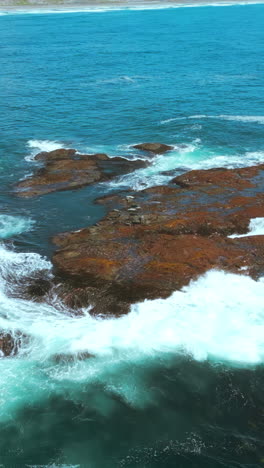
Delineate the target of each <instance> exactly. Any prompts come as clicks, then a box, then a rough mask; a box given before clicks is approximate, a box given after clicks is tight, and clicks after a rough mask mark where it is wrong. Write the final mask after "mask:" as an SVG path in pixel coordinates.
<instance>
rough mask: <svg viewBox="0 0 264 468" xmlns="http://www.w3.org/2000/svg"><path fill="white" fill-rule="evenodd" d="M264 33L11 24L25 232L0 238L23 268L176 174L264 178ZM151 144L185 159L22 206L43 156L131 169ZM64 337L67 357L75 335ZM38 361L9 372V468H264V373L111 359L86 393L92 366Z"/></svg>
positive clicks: (211, 27) (232, 24)
mask: <svg viewBox="0 0 264 468" xmlns="http://www.w3.org/2000/svg"><path fill="white" fill-rule="evenodd" d="M263 24H264V5H247V6H239V5H236V6H228V7H200V8H198V7H197V8H177V9H164V10H145V11H143V10H142V11H126V10H123V11H122V10H121V11H112V12H111V11H109V12H100V13H87V12H86V13H71V14H63V13H60V14H5V15H3V16H0V168H1V173H0V174H1V180H0V182H1V192H0V209H1V212H0V216H3V215H9V216H10V215H11V216H15V217H21V216H22V217H23V219H24V218H25V221H23V220H22V221H21V222H22V225H19V226H17V225H16V226H15V227H12V226H11V227H10V224H9V223H12V219H11V218H10V219H9V221H8V223H7V218H3V217H2V218H0V236H1V237H3V238H10V239H11V242H14V244H15V247H16V249H17V250H18V251H20V252H36V253H40V254H44V255H48V256H49V255H50V254H51V251H52V248H53V247H52V244H51V242H50V238H51V236H52V235H53V234H55V233H58V232H61V231H65V230H69V229H78V228H79V227H82V226H87V225H88V224H91V223H94V222H96V221H97V220H98V219H99V218H100V217H101V216H102V215H103V214H104V211H103V208H102V207H100V206H98V205H94V204H93V200H94V199H95V198H96V197H97V196H99V195H101V194H105V193H107V192H108V191H110V190H118V189H120V188H122V187H126V186H129V187H132V188H134V189H140V188H143V187H145V186H151V185H154V184H159V183H166V182H167V180H168V177H166V176H164V175H163V174H162V172H163V171H166V170H175V171H177V170H178V171H183V170H188V169H192V168H209V167H218V166H226V167H236V166H239V165H241V166H244V165H250V164H256V163H259V162H264V139H263V130H264V93H263V89H264V55H263V50H264V32H263ZM141 141H161V142H164V143H168V144H174V145H176V146H177V144H185V145H187V147H186V148H185V149H184V150H183V149H181V150H180V151H179V150H177V149H176V150H175V151H173V152H171V153H168V155H166V156H161V157H158V158H156V159H155V160H154V161H153V165H152V166H151V167H150V168H148V169H146V170H143V171H137V172H136V173H135V174H130V175H129V176H126V177H123V178H122V179H118V178H117V179H116V180H115V181H113V182H112V183H111V184H108V185H107V184H100V185H98V186H96V187H88V188H85V189H82V190H79V191H76V192H62V193H58V194H51V195H48V196H44V197H41V198H37V199H34V200H20V199H18V198H16V196H15V194H14V185H15V183H16V182H17V181H18V180H19V179H20V178H23V177H25V176H26V175H27V174H29V173H31V172H32V170H33V169H34V165H35V163H34V161H33V155H34V154H36V153H37V152H38V151H41V150H49V149H54V148H56V147H57V146H58V147H60V146H64V147H73V148H76V149H78V150H80V151H86V152H91V153H92V152H95V151H104V152H107V153H108V154H109V155H116V154H120V155H124V156H125V157H128V158H131V157H134V156H136V155H137V153H136V152H135V151H133V150H131V148H130V145H132V144H135V143H137V142H141ZM25 158H26V159H25ZM28 218H30V219H31V220H32V223H33V224H31V223H29V222H28V221H27V219H28ZM23 222H25V225H24V224H23ZM1 223H2V225H1ZM6 223H7V224H6ZM28 223H29V224H28ZM1 229H2V230H1ZM23 231H24V232H23ZM1 255H2V254H1ZM4 255H5V254H4ZM18 255H19V254H18ZM5 258H6V257H5V256H4V257H3V259H4V260H2V264H3V265H4V264H5V263H4V262H5ZM23 258H24V257H23ZM10 262H11V263H10V264H9V263H8V268H11V269H12V268H13V269H14V270H15V267H14V264H13V263H12V262H13V260H12V261H10ZM10 265H11V266H10ZM232 291H233V290H232ZM232 294H234V295H236V291H235V290H234V292H232ZM1 300H2V299H1ZM1 304H3V311H4V312H3V314H6V313H7V312H6V310H7V307H11V308H12V309H16V310H17V311H18V312H17V313H18V317H19V311H20V308H21V316H22V315H23V314H25V313H26V312H25V310H26V306H25V305H23V304H20V303H18V304H16V305H15V306H14V304H13V303H12V304H9V302H8V300H7V299H6V298H5V300H3V302H2V303H1ZM0 307H1V305H0ZM34 307H35V306H34V305H32V310H34ZM27 310H28V309H27ZM1 313H2V312H1ZM35 313H36V314H37V313H39V314H40V316H45V313H47V314H49V313H50V312H49V311H46V312H45V313H44V312H41V311H40V310H36V311H35ZM0 315H1V314H0ZM23 316H24V315H23ZM3 317H4V318H3V320H5V315H3ZM1 320H2V319H1ZM14 320H15V319H13V322H12V324H11V325H10V327H11V328H12V329H14V328H15V327H16V326H17V325H14V323H15V322H14ZM17 320H18V318H17ZM21 320H22V319H21ZM3 323H4V322H3V321H2V322H1V321H0V328H1V327H3V326H4V325H3ZM25 323H28V322H26V321H25ZM20 326H22V325H21V324H20ZM45 326H46V327H47V329H45V330H46V332H45V333H46V334H48V333H51V334H52V330H50V328H49V327H48V325H47V324H46V325H45ZM89 326H90V328H91V327H92V325H89ZM36 329H37V325H36ZM34 330H35V329H34ZM34 330H33V329H32V330H31V331H32V333H33V332H34ZM58 330H59V328H58ZM120 330H121V331H120V334H121V333H125V330H126V327H125V328H124V329H123V328H122V327H120ZM76 333H77V332H76ZM61 335H63V339H66V338H65V336H66V335H67V340H68V341H65V343H64V344H63V346H70V344H71V343H72V341H71V340H73V337H72V335H71V328H70V325H69V327H68V328H67V329H64V328H63V327H62V332H61ZM45 336H46V335H45ZM58 336H59V338H57V342H59V341H60V338H61V336H60V333H59V331H58ZM76 336H77V335H76ZM75 338H76V337H75ZM39 339H40V338H39ZM41 339H43V340H44V332H43V336H42V338H41ZM76 340H77V338H76ZM98 340H99V341H100V336H99V337H98ZM77 341H78V340H77ZM51 342H52V339H51ZM52 343H53V342H52ZM43 346H44V345H43ZM52 346H53V345H52ZM54 346H55V345H54ZM56 346H57V345H56ZM58 346H59V345H58ZM43 349H44V348H43ZM58 349H59V348H58ZM58 349H57V348H56V352H58ZM35 355H36V356H37V357H35ZM35 355H34V356H33V357H32V359H31V360H27V359H26V358H23V359H21V360H19V359H18V358H15V359H13V361H12V360H11V359H10V360H7V361H6V360H4V359H2V360H1V358H0V366H1V369H0V372H1V376H2V375H3V382H2V384H1V383H0V408H1V410H0V422H1V427H0V463H1V462H2V463H4V464H12V465H14V463H18V464H19V463H20V464H21V466H24V465H26V464H30V465H32V464H45V465H48V464H52V463H55V464H66V465H67V466H69V465H76V464H77V465H78V464H86V466H87V467H89V468H90V467H91V468H115V467H119V466H120V467H133V468H134V467H140V468H143V467H158V468H161V467H166V468H172V467H177V468H181V467H188V468H189V467H201V468H207V467H208V468H214V467H222V466H227V467H252V468H253V467H258V466H262V464H263V459H264V447H263V443H262V441H263V424H264V423H263V419H262V416H261V415H260V408H261V407H263V396H262V390H261V389H262V388H263V372H262V368H261V367H258V368H257V369H256V370H254V369H252V368H249V369H244V370H243V371H242V370H241V369H240V370H238V369H235V370H234V369H231V370H230V369H227V368H226V367H225V366H222V364H220V363H217V359H216V358H215V359H214V365H211V364H209V363H208V361H207V359H205V360H204V359H201V361H202V362H200V361H199V359H198V360H189V358H188V359H187V358H186V359H187V360H185V358H184V359H183V358H181V359H180V360H179V362H178V361H177V362H176V361H175V359H174V357H173V359H172V357H171V355H169V356H167V355H166V356H162V357H160V355H159V354H158V355H157V356H156V355H155V356H154V358H153V356H152V357H151V359H150V358H149V357H148V359H145V358H144V359H143V360H142V362H141V364H140V359H139V358H137V359H135V362H136V364H135V362H134V361H133V360H132V361H131V362H129V363H128V364H127V362H126V360H125V359H124V360H121V361H120V362H118V363H117V362H116V361H115V360H114V359H113V360H112V361H111V362H110V364H109V367H108V368H107V370H105V368H104V367H103V364H102V363H99V364H100V365H99V368H98V369H99V370H98V375H100V377H98V379H96V378H93V379H92V381H90V380H89V379H88V377H87V375H88V374H89V376H90V375H91V372H90V371H89V372H88V371H87V369H86V370H84V369H81V368H80V366H81V364H76V366H77V367H78V366H79V367H78V369H74V372H75V373H72V372H71V369H68V370H67V372H68V373H67V372H66V370H65V369H63V370H62V371H60V369H57V368H56V369H55V371H54V369H53V368H51V364H50V363H49V361H48V363H46V361H45V359H44V357H43V356H42V357H41V356H38V353H37V351H35ZM45 356H46V355H45ZM102 359H103V358H102ZM122 359H123V358H122ZM44 361H45V362H44ZM6 363H7V364H6ZM253 364H259V361H257V362H256V363H255V362H254V360H253ZM100 366H101V367H100ZM111 366H112V367H111ZM106 367H107V366H106ZM246 367H247V366H246ZM102 369H103V370H102ZM60 372H61V373H60ZM87 372H88V374H87V375H86V373H87ZM94 372H95V375H97V370H96V369H95V370H94ZM68 374H69V375H68ZM84 375H85V376H86V377H87V379H86V378H85V377H83V376H84ZM102 375H103V376H104V377H102ZM131 375H133V376H134V380H133V379H132V380H131ZM89 378H90V377H89ZM17 379H18V380H17ZM119 381H120V388H119V384H118V382H119ZM19 382H20V383H19ZM142 382H144V383H142ZM1 385H2V388H1ZM150 389H151V391H150ZM228 389H229V390H230V392H228ZM244 395H247V396H248V401H250V404H248V406H247V405H244V404H243V402H244V400H243V398H245V397H244ZM261 411H262V410H261Z"/></svg>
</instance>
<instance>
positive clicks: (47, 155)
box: [17, 149, 148, 198]
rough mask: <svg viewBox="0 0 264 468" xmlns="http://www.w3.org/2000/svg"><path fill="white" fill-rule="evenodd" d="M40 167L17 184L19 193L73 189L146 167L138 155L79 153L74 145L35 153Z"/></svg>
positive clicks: (37, 194)
mask: <svg viewBox="0 0 264 468" xmlns="http://www.w3.org/2000/svg"><path fill="white" fill-rule="evenodd" d="M35 160H36V161H38V162H40V163H41V165H42V167H39V168H37V169H36V171H35V173H34V174H33V175H32V176H30V177H28V178H27V179H25V180H22V181H21V182H19V183H18V184H17V195H18V196H19V197H24V198H31V197H36V196H39V195H45V194H47V193H50V192H57V191H62V190H74V189H79V188H82V187H85V186H86V185H91V184H94V183H96V182H104V181H107V180H110V179H112V178H113V177H116V176H117V175H121V174H126V173H129V172H132V171H134V170H135V169H139V168H140V167H145V166H146V165H147V164H148V162H147V161H143V160H141V159H137V160H133V161H129V160H127V159H125V158H121V157H113V158H110V157H109V156H107V155H106V154H79V153H77V151H76V150H74V149H58V150H54V151H51V152H42V153H39V154H38V155H36V156H35Z"/></svg>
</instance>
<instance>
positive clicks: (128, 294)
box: [53, 165, 264, 312]
mask: <svg viewBox="0 0 264 468" xmlns="http://www.w3.org/2000/svg"><path fill="white" fill-rule="evenodd" d="M263 182H264V165H261V166H254V167H251V168H245V169H237V170H235V169H234V170H215V169H213V170H208V171H191V172H189V173H188V174H185V175H184V176H180V177H177V178H176V179H174V180H173V181H172V184H171V185H170V186H158V187H153V188H150V189H147V190H144V191H141V192H134V193H133V195H131V193H130V194H129V195H127V196H124V197H119V198H118V197H117V196H116V195H115V198H113V199H111V198H110V199H109V198H108V199H107V198H106V199H105V203H106V204H110V206H111V203H112V202H113V201H114V202H115V203H116V204H117V205H118V207H119V210H113V206H112V211H110V212H109V213H108V215H107V216H106V217H105V218H104V219H103V220H102V221H101V222H100V223H98V224H97V225H95V226H92V227H89V228H86V229H81V230H80V231H78V232H69V233H65V234H61V235H58V236H56V237H55V238H54V242H55V244H56V245H57V246H58V247H60V249H59V250H58V251H57V252H56V253H55V255H54V257H53V262H54V265H55V268H56V272H57V274H58V275H59V276H61V277H63V278H64V279H66V280H67V281H69V282H72V284H75V285H77V284H78V288H80V290H84V289H85V288H87V287H88V286H89V287H93V288H95V290H96V289H98V290H100V289H101V288H103V290H104V297H105V298H106V297H109V298H110V297H111V300H112V304H113V303H115V301H116V303H117V304H123V305H124V304H127V303H131V302H134V301H138V300H143V299H145V298H157V297H167V296H168V295H169V294H171V293H172V292H173V291H174V290H176V289H180V288H182V287H183V286H184V285H186V284H188V283H189V281H190V280H192V279H194V278H196V277H197V276H198V275H201V274H203V273H205V272H206V271H207V270H209V269H212V268H219V269H222V270H227V271H232V272H236V273H239V272H243V273H245V272H246V274H250V275H251V276H252V277H254V278H256V277H258V275H260V274H263V273H264V236H257V237H253V236H251V237H246V238H243V237H242V238H235V239H231V238H229V237H227V236H229V235H230V234H233V233H239V234H243V233H246V232H247V231H248V226H249V222H250V219H251V218H255V217H264V195H263V193H262V192H260V189H259V186H260V184H263ZM180 187H184V188H180ZM103 202H104V200H103V199H101V200H100V203H103ZM131 208H133V210H131ZM75 287H76V286H75ZM103 306H104V307H107V301H106V302H103ZM112 310H114V307H113V308H112ZM105 312H107V311H105Z"/></svg>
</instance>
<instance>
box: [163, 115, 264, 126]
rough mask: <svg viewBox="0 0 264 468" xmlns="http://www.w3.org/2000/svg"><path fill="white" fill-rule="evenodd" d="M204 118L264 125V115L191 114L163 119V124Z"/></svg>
mask: <svg viewBox="0 0 264 468" xmlns="http://www.w3.org/2000/svg"><path fill="white" fill-rule="evenodd" d="M188 119H190V120H192V119H193V120H204V119H214V120H230V121H233V122H244V123H258V124H261V125H264V115H225V114H222V115H206V114H200V115H189V116H187V117H175V118H172V119H167V120H161V122H160V124H161V125H166V124H169V123H171V122H175V121H177V120H188Z"/></svg>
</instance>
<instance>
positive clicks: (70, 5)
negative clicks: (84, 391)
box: [0, 0, 264, 12]
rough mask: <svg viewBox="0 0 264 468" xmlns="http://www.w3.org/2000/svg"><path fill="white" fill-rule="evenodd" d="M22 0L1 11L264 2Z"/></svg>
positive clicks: (2, 6) (252, 2)
mask: <svg viewBox="0 0 264 468" xmlns="http://www.w3.org/2000/svg"><path fill="white" fill-rule="evenodd" d="M29 1H30V3H29V2H28V0H21V1H19V2H15V1H14V2H13V1H12V0H7V1H6V2H5V3H0V12H16V11H22V12H24V11H25V12H26V11H28V12H30V11H34V10H35V9H36V8H37V9H38V10H42V11H43V12H45V11H54V12H56V11H68V12H77V11H80V12H81V11H83V12H85V11H86V10H87V11H93V10H94V11H108V10H120V9H135V10H137V9H138V10H140V9H166V8H180V7H182V8H184V7H202V6H235V5H256V4H263V3H264V0H216V1H213V0H187V1H185V0H165V2H162V1H161V0H160V1H157V0H114V1H112V0H109V1H107V0H88V1H80V0H78V1H75V0H58V2H57V1H56V0H55V1H50V2H48V1H46V0H37V1H34V0H32V1H31V0H29Z"/></svg>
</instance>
